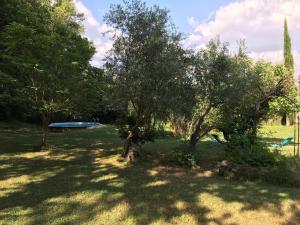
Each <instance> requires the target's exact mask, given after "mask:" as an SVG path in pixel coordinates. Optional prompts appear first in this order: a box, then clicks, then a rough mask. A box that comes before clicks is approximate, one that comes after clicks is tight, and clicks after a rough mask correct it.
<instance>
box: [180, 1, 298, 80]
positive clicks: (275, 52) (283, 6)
mask: <svg viewBox="0 0 300 225" xmlns="http://www.w3.org/2000/svg"><path fill="white" fill-rule="evenodd" d="M299 9H300V0H241V1H239V2H233V3H230V4H227V5H224V6H221V7H220V8H219V9H218V10H217V11H216V12H213V13H212V15H213V17H212V18H209V19H208V20H206V21H202V22H197V21H196V20H195V19H194V18H192V17H191V18H189V19H188V22H189V24H190V25H191V26H192V27H194V32H193V33H191V34H190V35H189V36H188V38H187V39H186V40H185V44H186V45H188V46H190V47H193V48H197V47H199V46H203V44H205V43H207V42H208V41H209V40H210V39H211V38H215V37H217V36H219V37H220V39H221V41H225V42H229V43H230V45H231V47H232V48H236V47H237V44H236V43H237V41H238V40H240V39H245V40H246V44H247V49H248V51H249V52H250V53H251V56H252V57H254V58H255V59H259V58H264V59H266V60H270V61H272V62H277V63H278V62H282V61H283V54H282V48H283V21H284V18H287V20H288V25H289V31H290V34H291V36H292V41H293V43H292V44H293V49H294V58H295V67H296V68H295V69H296V73H297V75H299V74H300V40H299V39H300V23H299V21H300V10H299Z"/></svg>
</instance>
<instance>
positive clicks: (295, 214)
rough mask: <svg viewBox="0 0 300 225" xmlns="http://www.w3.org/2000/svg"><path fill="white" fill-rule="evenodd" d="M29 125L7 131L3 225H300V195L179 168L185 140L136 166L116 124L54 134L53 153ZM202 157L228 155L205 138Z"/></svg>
mask: <svg viewBox="0 0 300 225" xmlns="http://www.w3.org/2000/svg"><path fill="white" fill-rule="evenodd" d="M23 126H24V127H23V128H22V127H18V126H15V127H14V128H8V126H7V125H6V128H5V129H4V127H3V126H2V129H0V143H1V146H0V152H1V153H0V224H5V225H7V224H8V225H9V224H11V225H20V224H32V225H33V224H34V225H35V224H57V225H58V224H60V225H61V224H95V225H98V224H105V225H106V224H241V225H243V224H268V225H269V224H270V225H272V224H295V225H296V224H300V191H299V189H296V188H284V187H277V186H273V185H267V184H262V183H256V182H237V181H229V180H224V179H223V178H219V177H215V176H212V175H211V174H210V173H208V171H205V170H202V169H200V170H199V169H195V170H188V169H184V168H181V167H178V166H176V164H174V163H172V161H171V160H170V158H171V155H172V151H173V150H172V149H173V148H175V147H177V146H179V145H180V144H181V142H180V140H177V139H174V138H171V137H168V138H164V139H159V140H157V141H155V142H154V143H148V144H146V145H145V146H144V152H145V159H144V160H142V161H138V162H136V163H135V164H130V163H127V162H126V161H124V160H123V159H122V158H121V157H120V156H119V153H120V152H121V150H122V142H121V141H120V139H119V138H118V136H117V132H116V129H115V128H114V127H113V126H104V127H102V128H100V129H94V130H81V131H74V132H67V133H53V134H51V135H50V140H49V143H50V144H51V145H52V146H53V148H52V149H51V150H49V151H40V152H38V151H33V150H32V148H33V147H34V146H35V145H36V144H38V143H39V141H40V133H39V130H38V129H37V128H36V127H34V126H33V127H27V126H26V125H24V124H23ZM0 127H1V126H0ZM264 130H265V131H269V130H270V131H274V132H275V133H273V134H272V135H273V136H274V138H278V139H282V138H285V137H286V136H290V134H293V133H292V132H293V129H292V128H291V127H281V126H279V127H275V126H274V127H264ZM266 137H269V135H266ZM274 141H277V140H274ZM270 142H273V140H271V141H270ZM288 148H290V146H287V147H285V148H284V151H286V149H288ZM197 154H199V158H200V160H201V161H202V162H206V163H209V162H212V161H216V160H218V159H219V158H222V155H223V154H224V151H223V147H222V146H221V145H219V144H217V143H212V142H209V141H208V140H206V139H205V140H204V141H203V142H201V143H200V144H199V145H198V148H197Z"/></svg>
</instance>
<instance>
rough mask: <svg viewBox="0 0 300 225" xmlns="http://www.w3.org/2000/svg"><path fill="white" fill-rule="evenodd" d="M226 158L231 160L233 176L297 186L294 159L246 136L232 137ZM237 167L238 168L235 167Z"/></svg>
mask: <svg viewBox="0 0 300 225" xmlns="http://www.w3.org/2000/svg"><path fill="white" fill-rule="evenodd" d="M226 152H227V159H228V160H229V161H230V162H232V163H231V164H233V165H234V166H232V167H233V168H234V169H231V168H229V169H230V172H231V173H232V172H234V177H236V178H239V179H247V180H261V181H266V182H269V183H273V184H278V185H286V186H299V185H300V179H299V177H298V176H297V175H296V174H295V172H294V171H293V166H295V165H296V161H294V160H291V159H290V158H287V157H285V156H282V155H280V154H279V153H277V152H271V151H270V150H269V149H268V147H267V145H266V144H265V143H263V142H261V141H259V140H253V139H251V138H249V137H247V136H239V137H234V138H233V139H232V140H231V142H230V143H228V146H227V151H226ZM236 168H238V169H236Z"/></svg>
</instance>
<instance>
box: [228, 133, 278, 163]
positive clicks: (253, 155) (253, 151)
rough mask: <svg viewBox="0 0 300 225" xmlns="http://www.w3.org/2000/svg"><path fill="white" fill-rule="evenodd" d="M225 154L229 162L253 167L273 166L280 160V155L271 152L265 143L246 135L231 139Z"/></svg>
mask: <svg viewBox="0 0 300 225" xmlns="http://www.w3.org/2000/svg"><path fill="white" fill-rule="evenodd" d="M226 152H227V157H228V159H229V160H230V161H234V162H236V163H239V164H248V165H250V166H254V167H266V166H273V165H275V164H276V162H277V161H278V160H280V155H279V154H276V153H274V152H271V151H270V150H269V149H268V147H267V145H266V144H265V143H263V142H260V141H259V140H253V138H252V137H248V136H246V135H243V136H235V137H234V138H232V140H231V141H230V142H229V143H228V146H227V151H226Z"/></svg>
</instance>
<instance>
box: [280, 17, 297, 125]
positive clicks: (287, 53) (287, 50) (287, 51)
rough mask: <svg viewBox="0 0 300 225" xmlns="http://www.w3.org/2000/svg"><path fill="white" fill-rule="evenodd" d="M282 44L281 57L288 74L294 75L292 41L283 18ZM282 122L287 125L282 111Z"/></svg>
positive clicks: (286, 114) (286, 116) (285, 114)
mask: <svg viewBox="0 0 300 225" xmlns="http://www.w3.org/2000/svg"><path fill="white" fill-rule="evenodd" d="M283 38H284V45H283V57H284V66H285V68H286V69H287V70H288V72H289V76H291V77H293V76H294V57H293V54H292V41H291V37H290V34H289V30H288V23H287V19H284V34H283ZM281 122H282V124H283V125H288V124H289V119H288V113H287V112H284V113H283V116H282V121H281Z"/></svg>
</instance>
